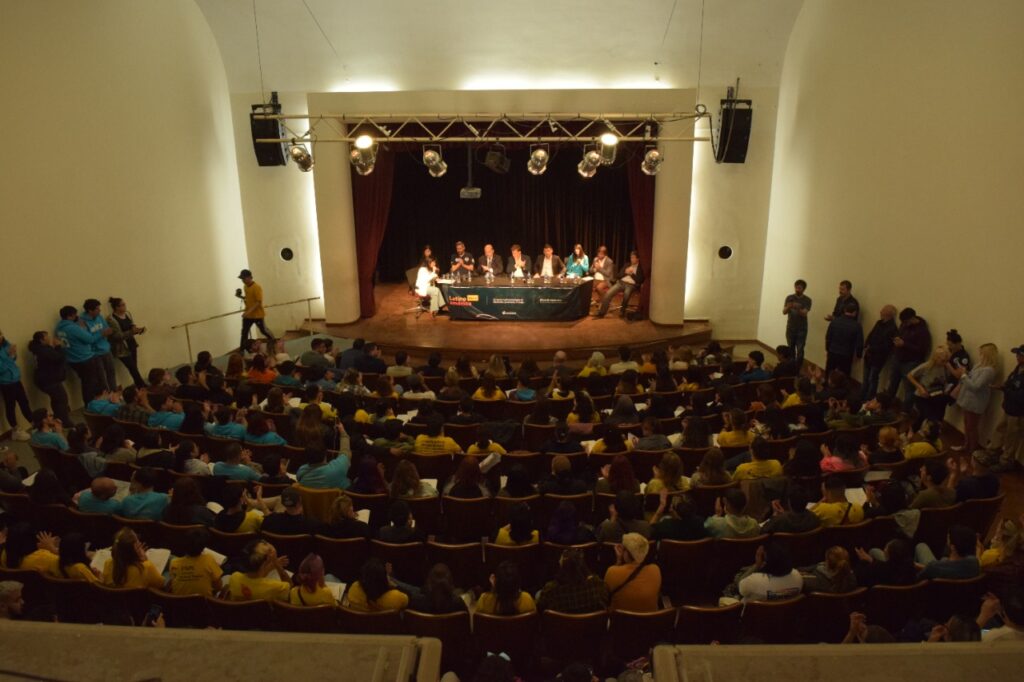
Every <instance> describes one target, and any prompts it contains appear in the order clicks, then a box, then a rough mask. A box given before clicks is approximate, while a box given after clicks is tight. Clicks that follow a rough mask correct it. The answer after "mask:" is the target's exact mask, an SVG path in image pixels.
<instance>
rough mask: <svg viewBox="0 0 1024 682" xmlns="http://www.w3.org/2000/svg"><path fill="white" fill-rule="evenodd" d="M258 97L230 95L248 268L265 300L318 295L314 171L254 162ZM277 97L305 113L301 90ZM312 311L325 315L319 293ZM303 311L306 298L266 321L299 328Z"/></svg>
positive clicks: (278, 328)
mask: <svg viewBox="0 0 1024 682" xmlns="http://www.w3.org/2000/svg"><path fill="white" fill-rule="evenodd" d="M268 96H269V95H268ZM262 97H263V96H262V95H261V94H260V93H258V92H255V93H234V94H232V95H231V115H232V120H233V122H234V126H235V150H236V153H237V157H238V182H239V186H240V188H241V196H242V214H243V215H244V217H245V243H246V250H247V251H248V254H249V262H248V263H249V269H250V270H252V271H253V274H254V276H255V277H256V279H257V281H259V283H260V285H261V286H262V287H263V294H264V300H265V301H266V303H268V304H272V303H284V302H287V301H296V300H299V299H304V298H310V297H313V296H322V295H323V278H322V277H321V274H320V243H319V241H318V239H317V222H316V203H315V200H314V198H313V173H312V172H311V173H303V172H301V171H300V170H299V169H298V168H297V167H296V166H295V165H293V164H291V163H289V164H288V165H286V166H264V167H261V166H260V165H259V164H257V163H256V154H255V152H254V151H253V145H252V132H251V128H250V125H249V112H250V111H251V105H252V104H255V103H258V102H261V101H262ZM278 98H279V101H280V102H281V106H282V111H283V112H284V113H286V114H305V113H306V95H305V93H294V92H282V93H279V94H278ZM287 125H288V127H289V128H291V130H292V131H293V132H294V133H295V134H296V135H297V136H301V135H302V134H303V133H305V132H306V129H307V128H308V127H309V126H308V124H306V122H305V121H302V120H296V121H289V122H288V123H287ZM286 134H287V133H286ZM314 172H315V171H314ZM284 248H289V249H291V250H292V253H293V258H292V260H290V261H286V260H284V259H282V258H281V250H282V249H284ZM312 314H313V317H314V318H322V317H323V316H324V304H323V299H322V298H321V299H320V300H318V301H313V302H312ZM306 316H307V307H306V304H305V303H300V304H296V305H288V306H282V307H277V308H271V309H269V310H267V325H268V326H269V327H270V330H271V331H272V332H274V333H275V334H281V333H283V332H284V331H286V330H289V329H298V328H299V326H300V325H301V324H302V322H303V320H304V319H305V318H306Z"/></svg>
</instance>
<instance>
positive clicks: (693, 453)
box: [672, 446, 711, 476]
mask: <svg viewBox="0 0 1024 682" xmlns="http://www.w3.org/2000/svg"><path fill="white" fill-rule="evenodd" d="M710 449H711V448H710V446H709V447H706V448H672V452H674V453H676V454H677V455H679V460H680V461H681V462H682V463H683V473H684V474H686V475H687V476H692V475H693V472H694V471H696V470H697V467H698V466H700V463H701V460H703V459H704V455H705V454H707V451H708V450H710Z"/></svg>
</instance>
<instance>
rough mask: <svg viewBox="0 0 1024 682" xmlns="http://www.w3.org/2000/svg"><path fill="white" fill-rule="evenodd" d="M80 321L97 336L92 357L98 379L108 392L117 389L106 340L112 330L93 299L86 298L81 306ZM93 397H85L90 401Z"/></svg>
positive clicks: (112, 361) (97, 303)
mask: <svg viewBox="0 0 1024 682" xmlns="http://www.w3.org/2000/svg"><path fill="white" fill-rule="evenodd" d="M82 310H83V311H84V312H83V314H82V321H83V322H84V323H85V329H86V331H88V332H90V333H92V334H98V336H97V337H96V340H95V341H93V344H92V345H93V357H94V358H95V359H96V362H97V363H98V364H99V379H100V380H101V382H102V384H101V385H102V386H104V387H106V389H107V390H108V391H114V390H116V389H117V370H115V369H114V355H113V354H112V353H111V352H110V341H108V340H107V337H109V336H110V335H111V334H113V333H114V330H113V329H111V328H110V325H109V324H107V321H106V320H105V319H103V316H102V315H101V314H100V302H99V301H98V300H96V299H95V298H87V299H86V300H85V303H83V304H82ZM94 397H95V396H92V395H90V396H86V398H87V400H92V399H93V398H94Z"/></svg>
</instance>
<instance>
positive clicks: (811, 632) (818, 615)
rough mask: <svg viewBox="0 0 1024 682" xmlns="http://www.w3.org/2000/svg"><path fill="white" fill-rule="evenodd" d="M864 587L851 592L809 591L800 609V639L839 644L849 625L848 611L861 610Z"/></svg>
mask: <svg viewBox="0 0 1024 682" xmlns="http://www.w3.org/2000/svg"><path fill="white" fill-rule="evenodd" d="M867 591H868V590H867V588H866V587H858V588H857V589H855V590H853V591H852V592H844V593H838V594H834V593H831V592H810V593H808V594H806V595H805V596H806V597H807V602H806V604H807V608H805V609H804V613H803V618H804V639H805V640H806V641H808V642H825V643H826V644H839V643H840V642H842V641H843V638H844V637H845V636H846V632H847V630H848V629H849V624H850V618H849V616H850V614H851V613H854V612H860V613H863V611H864V597H865V595H866V594H867Z"/></svg>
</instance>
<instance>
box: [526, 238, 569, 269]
mask: <svg viewBox="0 0 1024 682" xmlns="http://www.w3.org/2000/svg"><path fill="white" fill-rule="evenodd" d="M564 271H565V264H564V263H562V259H561V258H560V257H558V256H556V255H555V250H554V249H553V248H551V244H545V245H544V253H543V254H542V255H540V256H537V262H535V263H534V264H533V274H535V275H540V276H541V277H558V276H559V275H561V274H562V273H563V272H564Z"/></svg>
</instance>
